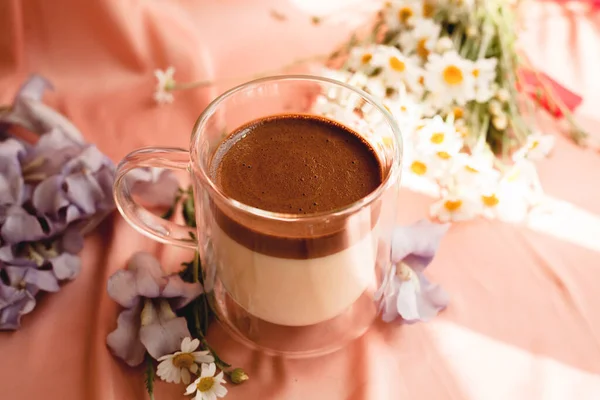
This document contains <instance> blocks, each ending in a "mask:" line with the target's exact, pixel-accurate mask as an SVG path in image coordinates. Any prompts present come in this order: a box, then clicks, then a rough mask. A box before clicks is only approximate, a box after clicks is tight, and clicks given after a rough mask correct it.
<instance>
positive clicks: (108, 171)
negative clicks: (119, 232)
mask: <svg viewBox="0 0 600 400" xmlns="http://www.w3.org/2000/svg"><path fill="white" fill-rule="evenodd" d="M114 181H115V166H114V165H113V164H111V165H107V166H105V167H104V168H101V169H100V170H99V171H98V172H97V173H96V182H98V185H99V186H100V188H101V190H102V193H104V198H103V199H102V200H101V201H100V202H99V203H98V204H96V207H97V209H98V210H110V211H112V210H113V209H114V208H115V207H116V205H115V199H114V197H113V195H112V190H113V183H114Z"/></svg>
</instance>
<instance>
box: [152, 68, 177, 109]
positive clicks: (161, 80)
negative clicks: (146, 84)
mask: <svg viewBox="0 0 600 400" xmlns="http://www.w3.org/2000/svg"><path fill="white" fill-rule="evenodd" d="M174 75H175V67H173V66H171V67H169V68H167V69H166V70H164V71H163V70H160V69H157V70H155V71H154V76H155V77H156V90H155V92H154V100H155V101H156V102H157V103H158V104H165V103H172V102H173V100H174V97H173V93H171V92H170V91H171V90H172V89H173V88H174V87H175V78H173V76H174Z"/></svg>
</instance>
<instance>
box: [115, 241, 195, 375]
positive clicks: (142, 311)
mask: <svg viewBox="0 0 600 400" xmlns="http://www.w3.org/2000/svg"><path fill="white" fill-rule="evenodd" d="M108 294H109V296H110V297H112V298H113V300H115V301H116V302H117V303H119V304H120V305H121V306H123V307H125V310H123V311H122V312H121V314H119V318H118V320H117V329H115V330H114V331H113V332H111V333H110V334H109V335H108V336H107V338H106V342H107V344H108V347H109V348H110V349H111V351H112V352H113V353H114V354H115V355H116V356H117V357H119V358H121V359H123V360H124V361H125V362H126V363H127V364H129V365H131V366H135V365H138V364H140V363H141V362H142V361H143V360H144V354H145V353H146V351H147V352H148V353H149V354H150V355H151V356H152V357H154V358H155V359H158V358H160V357H162V356H164V355H165V354H169V353H172V352H174V351H176V350H177V349H179V346H180V345H181V340H182V339H183V338H185V337H188V336H191V335H190V332H189V330H188V328H187V323H186V320H185V318H182V317H177V316H176V315H175V313H174V312H173V310H174V309H175V310H177V309H179V308H181V307H184V306H185V305H187V304H188V303H189V302H191V301H192V300H194V299H195V298H196V297H198V296H199V295H200V294H202V286H201V285H200V283H198V282H196V283H187V282H184V281H183V280H182V279H181V277H180V276H179V275H177V274H171V275H165V274H164V272H163V271H162V269H161V266H160V264H159V262H158V260H157V259H156V258H154V257H153V256H152V255H150V254H148V253H144V252H139V253H136V254H135V255H133V256H132V257H131V259H130V260H129V263H128V265H127V268H126V269H124V270H119V271H117V272H115V273H114V274H113V275H112V276H111V277H110V278H109V280H108Z"/></svg>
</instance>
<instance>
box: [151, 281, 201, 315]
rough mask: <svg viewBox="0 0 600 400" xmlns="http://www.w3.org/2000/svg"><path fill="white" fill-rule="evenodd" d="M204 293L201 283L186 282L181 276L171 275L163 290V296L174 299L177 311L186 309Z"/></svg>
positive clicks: (173, 305) (174, 306)
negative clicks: (182, 308)
mask: <svg viewBox="0 0 600 400" xmlns="http://www.w3.org/2000/svg"><path fill="white" fill-rule="evenodd" d="M203 292H204V291H203V290H202V285H201V284H200V282H195V283H189V282H184V281H183V279H181V277H180V276H179V275H171V276H169V277H168V278H167V285H166V286H165V288H164V289H163V291H162V293H161V296H162V297H165V298H173V301H172V302H171V305H172V307H173V308H174V309H175V310H178V309H180V308H181V307H185V306H186V305H188V304H189V303H190V302H191V301H192V300H194V299H195V298H196V297H198V296H200V295H201V294H202V293H203Z"/></svg>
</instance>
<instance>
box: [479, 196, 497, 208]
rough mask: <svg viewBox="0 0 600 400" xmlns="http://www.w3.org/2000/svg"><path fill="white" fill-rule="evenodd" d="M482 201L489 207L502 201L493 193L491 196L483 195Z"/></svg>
mask: <svg viewBox="0 0 600 400" xmlns="http://www.w3.org/2000/svg"><path fill="white" fill-rule="evenodd" d="M481 201H482V202H483V204H485V205H486V206H487V207H494V206H496V205H497V204H498V203H499V202H500V200H498V197H496V195H495V194H491V195H489V196H481Z"/></svg>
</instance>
